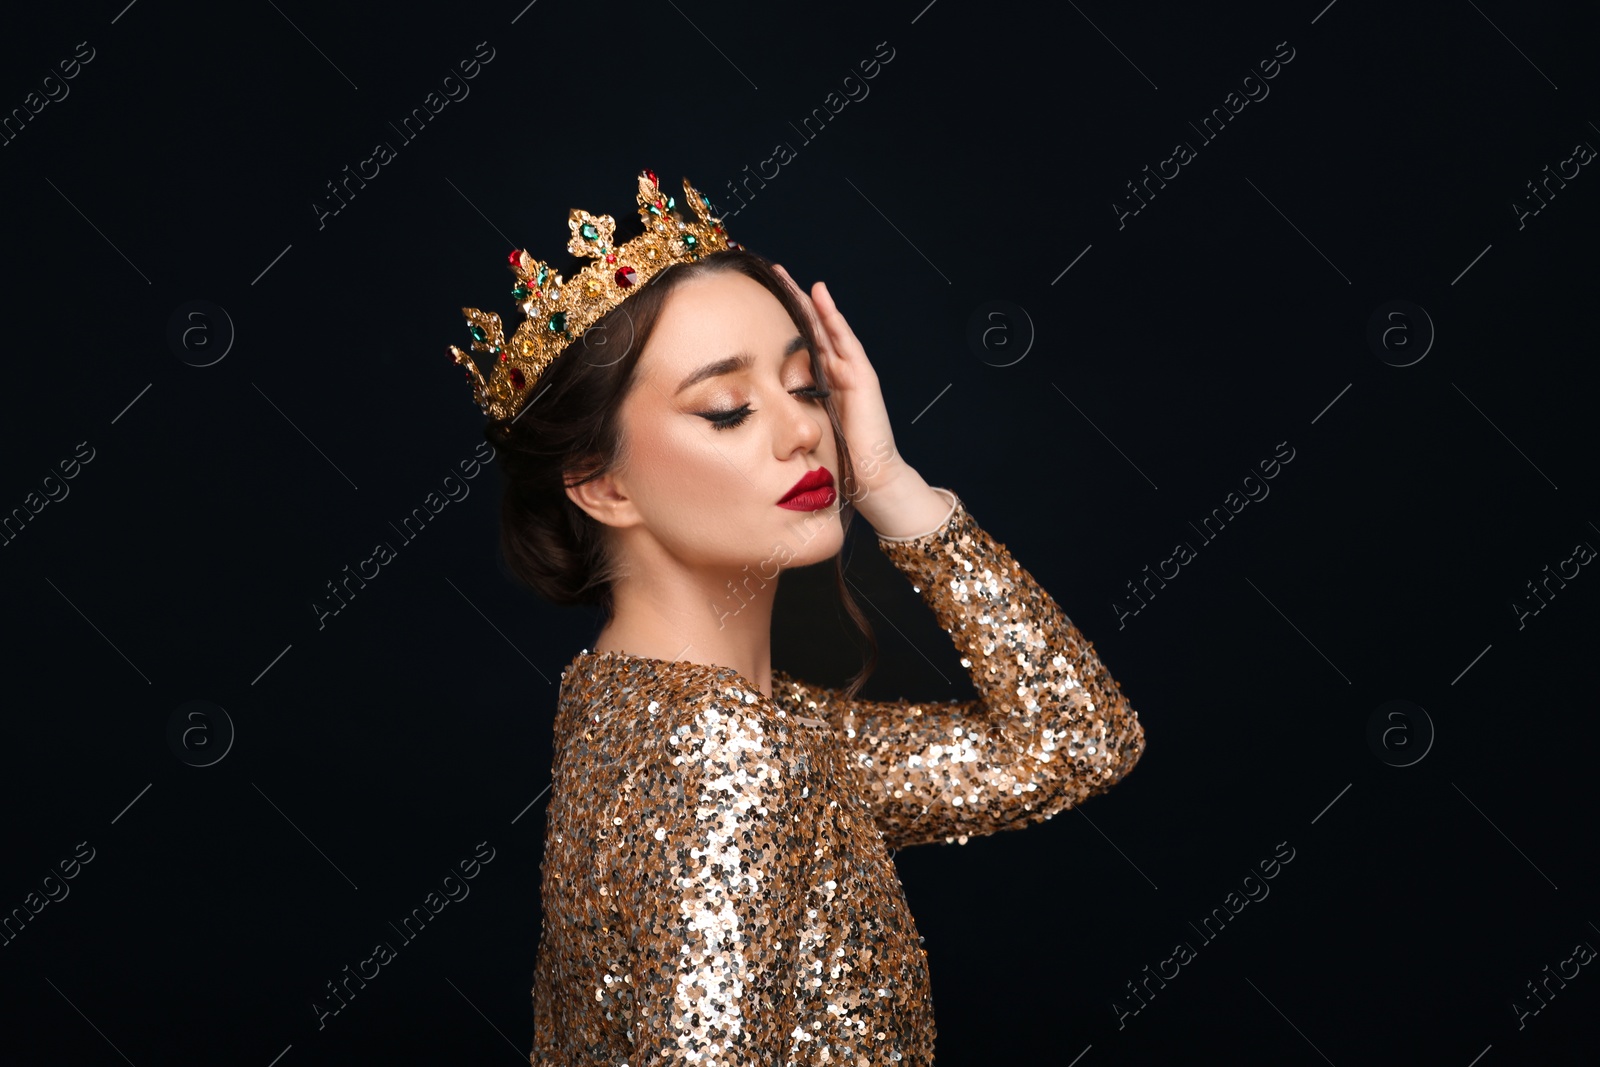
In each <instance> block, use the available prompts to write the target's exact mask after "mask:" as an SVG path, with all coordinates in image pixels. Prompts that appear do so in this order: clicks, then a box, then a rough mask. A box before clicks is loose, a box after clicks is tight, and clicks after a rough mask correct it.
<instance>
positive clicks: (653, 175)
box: [644, 170, 661, 185]
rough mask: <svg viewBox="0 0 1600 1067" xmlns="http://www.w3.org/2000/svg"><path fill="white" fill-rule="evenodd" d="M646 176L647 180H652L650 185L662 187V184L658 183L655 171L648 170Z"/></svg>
mask: <svg viewBox="0 0 1600 1067" xmlns="http://www.w3.org/2000/svg"><path fill="white" fill-rule="evenodd" d="M644 176H645V177H646V178H649V179H650V184H651V185H660V184H661V183H660V182H658V181H656V172H655V171H653V170H646V171H645V172H644Z"/></svg>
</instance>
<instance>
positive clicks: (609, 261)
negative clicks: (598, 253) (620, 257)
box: [606, 252, 617, 263]
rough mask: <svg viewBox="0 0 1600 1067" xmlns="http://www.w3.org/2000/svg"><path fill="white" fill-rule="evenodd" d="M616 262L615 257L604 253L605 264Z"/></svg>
mask: <svg viewBox="0 0 1600 1067" xmlns="http://www.w3.org/2000/svg"><path fill="white" fill-rule="evenodd" d="M616 261H617V257H616V256H615V255H613V254H612V253H610V252H607V253H606V262H607V263H615V262H616Z"/></svg>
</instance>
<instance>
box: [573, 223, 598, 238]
mask: <svg viewBox="0 0 1600 1067" xmlns="http://www.w3.org/2000/svg"><path fill="white" fill-rule="evenodd" d="M578 232H579V233H580V234H582V235H583V239H584V240H585V241H593V240H595V239H596V238H598V237H599V236H600V231H599V230H597V229H595V228H594V224H593V223H588V222H586V223H584V224H583V225H582V226H579V227H578Z"/></svg>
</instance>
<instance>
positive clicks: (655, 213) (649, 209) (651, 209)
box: [645, 204, 661, 215]
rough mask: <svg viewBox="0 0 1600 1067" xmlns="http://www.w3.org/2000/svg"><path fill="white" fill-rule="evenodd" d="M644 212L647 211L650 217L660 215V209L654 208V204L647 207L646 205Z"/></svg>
mask: <svg viewBox="0 0 1600 1067" xmlns="http://www.w3.org/2000/svg"><path fill="white" fill-rule="evenodd" d="M645 210H647V211H649V212H650V214H652V215H659V214H661V209H660V208H658V207H656V206H655V205H654V204H649V205H646V208H645Z"/></svg>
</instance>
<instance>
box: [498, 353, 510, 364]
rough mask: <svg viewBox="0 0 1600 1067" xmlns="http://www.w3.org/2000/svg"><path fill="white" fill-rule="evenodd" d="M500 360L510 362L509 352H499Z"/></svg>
mask: <svg viewBox="0 0 1600 1067" xmlns="http://www.w3.org/2000/svg"><path fill="white" fill-rule="evenodd" d="M500 362H501V363H510V362H511V356H510V355H509V354H507V353H505V352H502V353H500Z"/></svg>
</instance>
